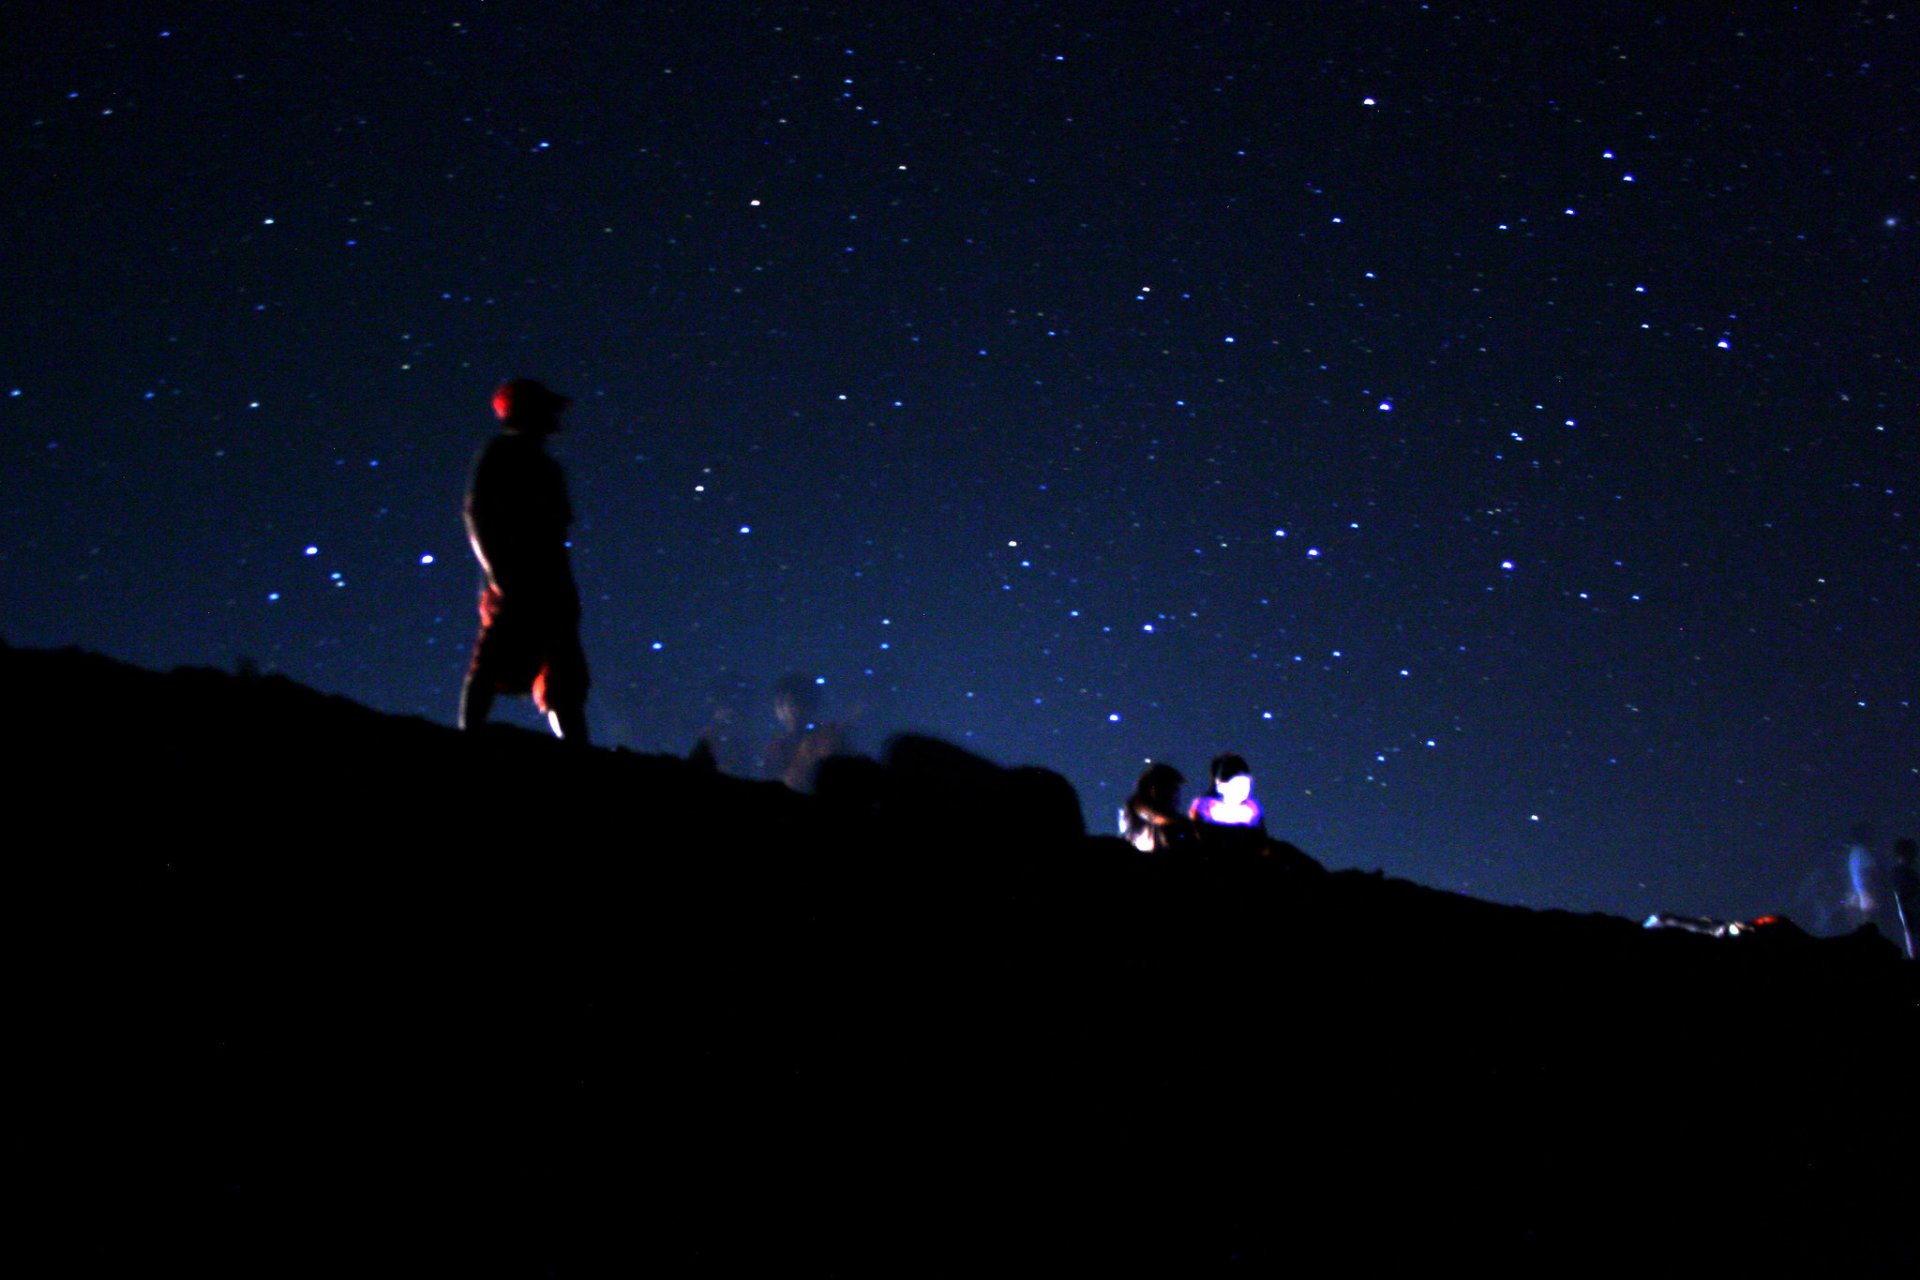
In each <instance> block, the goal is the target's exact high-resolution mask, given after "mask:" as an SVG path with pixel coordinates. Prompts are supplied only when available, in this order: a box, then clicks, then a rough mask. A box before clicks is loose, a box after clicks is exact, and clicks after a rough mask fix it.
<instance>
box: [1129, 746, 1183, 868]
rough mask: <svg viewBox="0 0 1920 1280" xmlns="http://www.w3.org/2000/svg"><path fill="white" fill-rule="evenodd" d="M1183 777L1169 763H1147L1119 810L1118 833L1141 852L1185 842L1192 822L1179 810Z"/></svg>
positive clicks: (1153, 851)
mask: <svg viewBox="0 0 1920 1280" xmlns="http://www.w3.org/2000/svg"><path fill="white" fill-rule="evenodd" d="M1184 782H1186V779H1185V778H1183V777H1181V776H1180V771H1179V770H1178V769H1176V768H1174V767H1173V766H1172V765H1170V764H1150V765H1148V766H1147V770H1146V772H1145V773H1142V774H1141V775H1140V781H1139V782H1137V783H1135V784H1134V787H1133V794H1132V795H1130V796H1128V797H1127V803H1126V804H1125V805H1123V806H1122V807H1121V809H1120V834H1121V835H1122V836H1124V837H1125V838H1126V841H1127V843H1128V844H1130V845H1132V846H1133V847H1134V848H1136V849H1138V850H1139V851H1140V852H1142V853H1166V852H1168V851H1169V850H1172V849H1176V848H1179V847H1180V846H1182V845H1184V844H1185V843H1187V841H1188V840H1189V839H1190V838H1191V836H1192V834H1193V823H1192V822H1191V821H1189V820H1188V819H1187V817H1186V816H1185V815H1183V814H1182V813H1181V812H1180V787H1181V784H1182V783H1184Z"/></svg>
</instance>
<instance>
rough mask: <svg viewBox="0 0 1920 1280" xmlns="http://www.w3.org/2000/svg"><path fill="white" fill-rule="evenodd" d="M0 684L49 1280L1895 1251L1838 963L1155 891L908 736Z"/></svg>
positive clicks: (1865, 1014) (1742, 943) (26, 1216)
mask: <svg viewBox="0 0 1920 1280" xmlns="http://www.w3.org/2000/svg"><path fill="white" fill-rule="evenodd" d="M0 661H4V664H5V668H6V677H7V679H6V684H7V687H8V688H10V689H12V690H14V691H15V705H16V708H19V703H20V701H22V700H24V702H25V704H26V705H25V707H24V708H19V709H20V710H23V711H24V714H23V715H21V716H19V718H18V719H17V720H16V722H15V724H16V728H15V737H16V742H17V743H19V744H20V745H21V748H22V752H21V754H22V756H23V757H24V759H23V760H17V761H16V763H15V764H14V765H13V766H11V768H12V772H13V778H12V785H11V786H10V787H9V788H8V792H9V794H10V795H11V796H13V797H14V804H15V817H14V829H15V831H16V833H17V835H16V841H17V843H16V844H15V845H14V848H15V855H14V857H13V858H12V859H10V860H9V862H10V866H11V870H12V880H13V888H14V889H15V892H14V893H13V894H10V895H9V898H10V900H11V903H12V906H13V908H14V912H15V917H16V918H15V922H14V928H13V929H12V931H11V932H12V934H13V936H14V937H15V938H16V939H19V940H21V942H22V944H23V945H22V946H21V947H20V949H19V951H18V952H17V954H16V963H15V968H14V973H15V991H16V992H17V993H18V994H19V999H18V1000H16V1002H15V1009H16V1014H15V1019H14V1027H13V1031H14V1033H15V1034H14V1035H12V1036H10V1037H9V1039H11V1040H12V1042H13V1046H14V1047H13V1049H12V1051H11V1054H10V1056H12V1057H13V1058H14V1059H15V1062H16V1066H24V1068H25V1070H24V1072H23V1073H22V1074H20V1075H19V1076H18V1077H17V1078H19V1079H21V1080H23V1081H25V1084H24V1085H16V1088H20V1089H23V1090H24V1092H23V1093H22V1094H20V1095H17V1096H19V1097H20V1098H21V1099H22V1102H23V1107H22V1113H21V1117H20V1118H21V1119H22V1121H23V1123H22V1124H21V1125H19V1126H16V1127H15V1129H14V1137H13V1142H12V1144H11V1145H12V1150H13V1153H14V1155H15V1157H16V1161H15V1163H16V1168H17V1169H20V1170H23V1171H24V1175H25V1176H24V1179H23V1183H22V1191H21V1193H20V1194H19V1196H18V1197H17V1198H16V1200H15V1205H14V1207H15V1208H16V1210H17V1211H19V1216H20V1220H21V1221H23V1222H26V1223H29V1224H37V1225H38V1226H40V1227H41V1228H43V1229H44V1230H46V1231H47V1232H48V1234H49V1237H50V1239H51V1240H52V1242H53V1243H54V1244H55V1245H56V1246H57V1251H58V1255H59V1256H60V1257H61V1258H62V1259H63V1260H64V1262H65V1264H66V1267H65V1269H66V1270H69V1271H71V1272H74V1273H88V1274H109V1273H110V1269H112V1268H115V1267H124V1265H125V1264H126V1263H128V1262H136V1263H141V1264H144V1265H145V1266H148V1267H152V1266H157V1265H160V1264H162V1263H168V1264H170V1265H171V1267H172V1269H174V1270H182V1269H183V1268H184V1269H190V1270H191V1271H192V1272H193V1273H194V1274H201V1275H209V1274H246V1275H264V1274H279V1273H283V1272H285V1271H287V1270H289V1269H292V1268H293V1267H294V1266H296V1265H302V1264H308V1263H313V1262H316V1261H317V1262H319V1263H321V1264H324V1265H329V1266H330V1267H331V1268H332V1269H334V1270H336V1271H338V1272H340V1273H351V1274H372V1273H405V1274H413V1275H420V1274H473V1273H476V1272H509V1273H517V1274H533V1275H573V1274H596V1273H602V1272H608V1273H611V1272H625V1273H633V1272H637V1271H641V1270H647V1269H651V1270H655V1271H665V1272H667V1273H678V1272H682V1271H699V1270H712V1271H719V1272H740V1271H754V1272H759V1273H764V1272H767V1271H769V1270H770V1269H771V1268H772V1267H774V1266H784V1267H791V1268H798V1267H800V1266H803V1265H804V1266H806V1268H807V1269H808V1270H809V1271H819V1272H830V1273H849V1272H888V1273H892V1274H907V1275H911V1274H924V1273H926V1272H928V1271H930V1270H934V1269H940V1268H943V1267H944V1266H947V1265H950V1264H952V1263H954V1262H956V1261H957V1262H960V1263H964V1264H972V1265H974V1266H975V1267H977V1268H979V1269H985V1268H987V1267H991V1268H993V1269H995V1270H999V1271H1006V1270H1011V1269H1014V1268H1018V1269H1021V1270H1032V1269H1033V1268H1034V1267H1036V1266H1053V1267H1059V1266H1070V1267H1075V1268H1098V1269H1100V1270H1103V1271H1107V1272H1114V1271H1154V1272H1158V1273H1161V1274H1168V1275H1183V1274H1192V1273H1196V1272H1208V1271H1213V1270H1241V1271H1247V1272H1256V1273H1258V1272H1277V1271H1280V1270H1282V1269H1285V1268H1288V1267H1292V1266H1296V1265H1300V1264H1310V1265H1317V1266H1319V1267H1321V1268H1325V1267H1327V1266H1330V1265H1337V1266H1339V1267H1341V1268H1342V1269H1353V1270H1356V1271H1357V1270H1362V1269H1371V1268H1372V1267H1375V1266H1379V1265H1414V1266H1423V1267H1424V1266H1433V1265H1438V1264H1440V1263H1443V1262H1445V1261H1448V1260H1452V1259H1458V1260H1462V1261H1465V1262H1469V1263H1472V1264H1474V1265H1476V1266H1480V1267H1483V1268H1484V1267H1488V1266H1495V1267H1502V1268H1504V1267H1523V1266H1524V1267H1528V1268H1533V1267H1539V1268H1543V1269H1544V1268H1561V1267H1565V1266H1567V1265H1568V1264H1584V1263H1589V1262H1597V1263H1601V1264H1611V1265H1633V1266H1636V1267H1641V1268H1648V1267H1650V1268H1653V1269H1656V1270H1660V1271H1669V1270H1671V1269H1673V1267H1674V1266H1676V1265H1679V1264H1683V1263H1708V1264H1712V1265H1713V1266H1714V1267H1715V1268H1716V1269H1719V1268H1720V1267H1725V1268H1726V1269H1727V1270H1744V1271H1752V1270H1763V1271H1764V1270H1780V1271H1798V1272H1807V1271H1812V1270H1815V1269H1818V1270H1823V1271H1839V1270H1845V1271H1865V1272H1874V1273H1901V1272H1904V1273H1906V1274H1912V1273H1913V1270H1912V1269H1913V1267H1914V1266H1915V1265H1916V1264H1920V1223H1917V1222H1916V1217H1915V1214H1914V1208H1915V1204H1914V1201H1915V1187H1916V1183H1915V1178H1914V1169H1915V1161H1914V1151H1915V1144H1914V1137H1913V1135H1914V1133H1915V1122H1916V1120H1920V1114H1916V1113H1917V1112H1920V1103H1917V1101H1916V1089H1915V1084H1914V1081H1915V1064H1916V1063H1920V1056H1916V1053H1917V1051H1920V1025H1917V1024H1920V1012H1917V1010H1920V1003H1917V1002H1916V996H1917V995H1920V983H1917V982H1916V974H1915V968H1914V966H1912V965H1909V964H1907V963H1905V962H1903V961H1900V960H1898V959H1897V958H1896V956H1895V955H1894V953H1893V951H1892V948H1891V947H1890V946H1888V945H1887V944H1885V943H1883V942H1882V941H1881V940H1880V939H1879V938H1878V937H1877V936H1876V935H1871V934H1861V935H1856V936H1854V937H1851V938H1845V939H1834V940H1814V939H1811V938H1808V937H1806V936H1805V935H1802V934H1800V933H1799V932H1798V931H1797V930H1794V929H1792V928H1790V927H1783V928H1779V929H1774V930H1770V931H1763V932H1762V933H1760V934H1757V935H1754V936H1750V937H1747V938H1742V939H1734V940H1727V941H1715V940H1711V939H1706V938H1701V937H1696V936H1692V935H1687V934H1680V933H1674V932H1649V931H1646V930H1643V929H1641V928H1639V927H1638V926H1637V925H1636V924H1634V923H1632V922H1628V921H1624V920H1619V919H1614V918H1610V917H1602V916H1574V915H1568V914H1564V913H1558V912H1544V913H1543V912H1531V911H1526V910H1522V909H1518V908H1509V907H1500V906H1494V905H1490V904H1487V903H1483V902H1478V901H1474V900H1471V899H1467V898H1462V897H1458V896H1454V895H1450V894H1443V893H1438V892H1434V891H1431V890H1427V889H1423V888H1420V887H1418V886H1415V885H1411V884H1407V883H1404V882H1399V881H1393V880H1386V879H1382V878H1379V877H1377V876H1371V875H1367V874H1363V873H1359V872H1342V873H1337V874H1332V875H1325V874H1321V873H1319V872H1318V870H1317V869H1316V868H1313V867H1308V866H1302V865H1297V864H1288V863H1285V862H1283V861H1279V860H1275V859H1266V860H1251V861H1247V862H1244V863H1225V864H1204V863H1199V862H1184V863H1176V862H1168V861H1152V860H1147V859H1143V858H1140V857H1138V856H1136V855H1133V854H1132V853H1131V852H1130V851H1128V850H1126V849H1125V847H1124V846H1122V845H1120V844H1119V843H1118V842H1116V841H1111V840H1099V839H1087V838H1084V837H1082V836H1080V835H1079V834H1078V827H1079V818H1078V812H1077V809H1076V808H1075V807H1074V806H1073V805H1072V803H1071V802H1070V798H1069V799H1067V800H1066V801H1064V802H1063V798H1062V796H1061V795H1060V793H1059V791H1058V790H1057V788H1056V787H1055V786H1054V784H1053V781H1052V780H1051V779H1050V778H1049V777H1048V776H1047V775H1045V774H1043V773H1039V772H1037V771H1026V772H1020V771H1001V770H996V769H993V768H992V767H991V766H987V765H986V764H984V762H980V761H977V760H974V759H973V758H971V757H966V756H964V755H961V754H960V753H957V752H954V751H951V750H950V749H947V748H944V747H941V746H940V745H938V744H931V743H924V742H923V743H909V744H906V745H905V746H903V747H902V748H901V749H900V751H899V753H898V755H897V756H896V757H895V758H894V759H893V761H892V762H891V766H890V767H887V768H883V767H881V766H878V765H868V766H848V767H845V768H843V769H842V770H840V772H839V774H838V776H837V777H836V776H833V775H829V776H828V777H827V778H824V779H823V781H822V793H823V794H822V795H821V796H819V797H815V798H809V797H800V796H796V795H793V794H791V793H788V792H786V791H785V790H783V789H781V788H779V787H777V786H774V785H770V784H761V783H750V782H743V781H738V780H734V779H728V778H721V777H716V776H712V775H708V774H703V773H701V772H700V771H698V770H697V769H694V768H693V767H691V766H689V765H687V764H685V763H684V762H681V761H678V760H673V759H668V758H664V757H646V756H635V755H631V754H628V753H625V752H603V751H591V752H585V753H579V752H570V751H568V750H567V749H566V748H564V747H562V746H561V745H560V744H558V743H555V742H552V741H550V740H546V739H542V738H538V737H535V736H533V735H530V734H525V733H521V732H517V731H513V730H504V729H503V730H496V731H489V732H487V733H483V734H479V735H474V736H462V735H459V734H457V733H456V732H454V731H452V730H449V729H445V728H442V727H439V726H436V725H432V724H429V723H426V722H424V721H420V720H408V719H399V718H394V717H388V716H383V715H378V714H376V713H373V712H371V711H368V710H365V709H364V708H361V707H359V706H356V705H354V704H352V703H350V702H346V701H344V700H341V699H337V698H327V697H322V696H320V695H318V694H315V693H313V692H311V691H309V690H307V689H304V688H302V687H300V686H298V685H295V684H292V683H290V682H288V681H285V680H283V679H280V678H277V677H272V678H265V679H261V678H249V677H247V676H244V675H240V676H235V675H227V674H223V673H219V672H213V671H205V670H183V671H178V672H175V673H173V674H171V675H165V676H163V675H158V674H153V673H149V672H144V671H140V670H136V669H133V668H129V667H125V666H121V665H118V664H115V663H112V662H110V661H108V660H106V659H102V658H97V657H93V656H90V655H85V654H81V653H78V652H74V651H64V652H57V653H55V652H35V651H22V650H10V649H4V648H0ZM1004 812H1015V813H1018V812H1024V813H1027V814H1029V815H1031V816H1030V817H1029V819H1027V820H1026V821H1025V822H1020V821H1008V820H1002V819H1000V818H999V817H998V816H997V815H999V814H1001V813H1004ZM42 818H45V819H50V820H51V828H50V830H47V831H46V833H45V834H43V835H39V836H32V837H28V836H26V835H25V834H24V833H25V832H27V831H29V830H31V829H32V827H33V826H35V825H36V824H38V823H39V821H40V820H41V819H42ZM1023 833H1027V834H1025V835H1023ZM1282 834H1284V833H1282ZM1314 852H1319V853H1322V854H1324V855H1328V856H1332V857H1335V858H1337V853H1338V851H1333V850H1326V851H1314ZM43 872H45V873H50V874H46V875H44V876H43V874H42V873H43Z"/></svg>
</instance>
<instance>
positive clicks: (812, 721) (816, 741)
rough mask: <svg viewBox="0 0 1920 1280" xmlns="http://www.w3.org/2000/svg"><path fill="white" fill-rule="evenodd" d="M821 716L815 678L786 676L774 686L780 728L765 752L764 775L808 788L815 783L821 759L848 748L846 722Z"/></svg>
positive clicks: (800, 787)
mask: <svg viewBox="0 0 1920 1280" xmlns="http://www.w3.org/2000/svg"><path fill="white" fill-rule="evenodd" d="M819 716H820V694H819V690H818V688H817V686H816V685H815V684H814V682H813V681H811V680H809V679H807V678H806V677H805V676H802V675H787V676H782V677H781V678H780V680H779V681H778V682H777V683H776V684H775V685H774V686H773V718H774V720H775V721H776V722H777V723H778V724H779V726H780V732H779V733H778V734H776V735H775V736H774V738H773V741H771V742H769V743H767V749H766V750H765V751H764V752H762V753H761V756H760V771H761V774H762V775H763V776H765V777H768V778H772V779H774V780H776V781H779V782H784V783H786V784H787V785H788V786H789V787H792V788H793V789H794V790H795V791H805V790H807V788H809V787H810V786H812V785H813V774H814V770H816V769H818V768H819V767H820V762H821V761H823V760H825V759H827V757H829V756H834V755H839V754H840V753H841V752H843V751H844V750H846V741H847V731H846V726H844V725H840V724H822V723H821V722H820V719H819Z"/></svg>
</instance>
